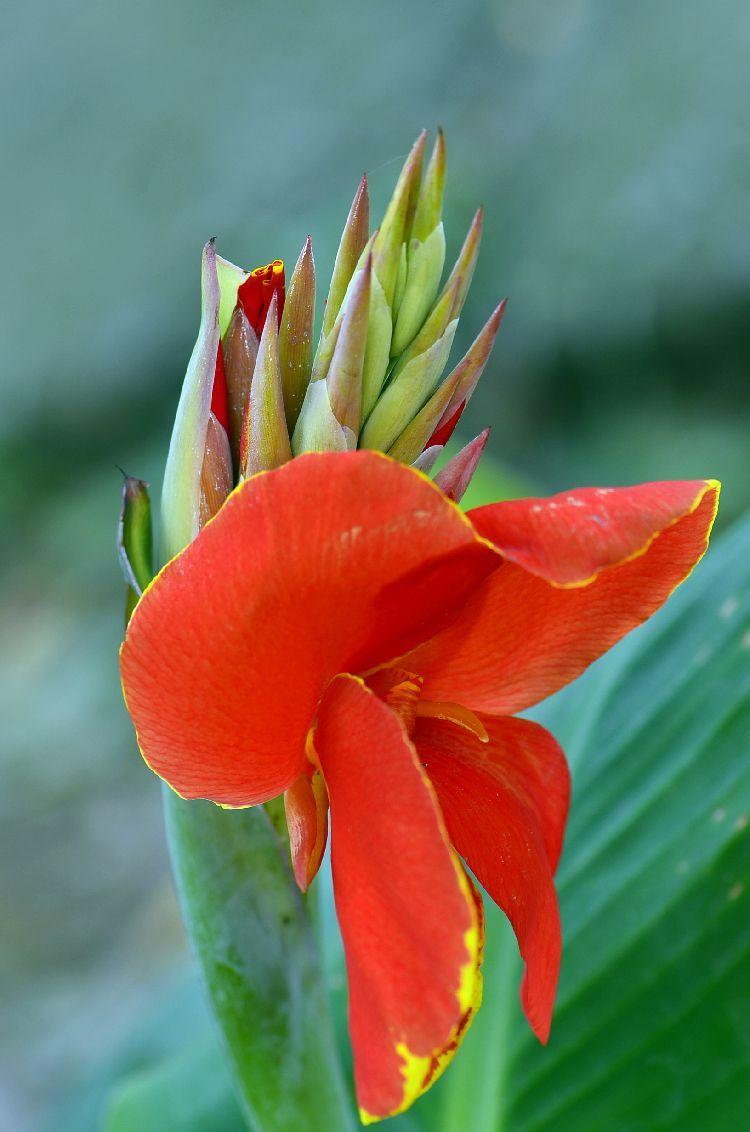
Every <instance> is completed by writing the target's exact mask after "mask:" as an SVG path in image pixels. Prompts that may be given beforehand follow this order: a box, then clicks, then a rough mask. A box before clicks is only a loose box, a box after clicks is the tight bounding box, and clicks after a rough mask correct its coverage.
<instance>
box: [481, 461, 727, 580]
mask: <svg viewBox="0 0 750 1132" xmlns="http://www.w3.org/2000/svg"><path fill="white" fill-rule="evenodd" d="M717 493H718V484H716V483H715V482H707V481H706V480H687V481H685V480H682V481H681V480H677V481H672V482H669V481H667V482H664V483H644V484H639V485H637V486H636V487H622V488H611V487H584V488H577V489H576V490H574V491H567V492H561V493H560V494H559V495H552V496H550V498H549V499H510V500H507V501H506V502H503V503H490V504H489V505H488V506H486V507H476V508H474V510H473V511H469V513H468V514H469V518H470V519H471V521H472V523H473V524H474V526H475V527H476V528H477V530H478V531H479V533H480V534H482V535H484V537H485V538H487V539H489V540H490V542H493V543H494V544H495V546H497V548H498V549H499V550H500V551H501V553H502V554H503V556H504V557H505V558H508V559H510V561H511V562H515V563H516V565H518V566H523V567H524V569H526V570H528V571H530V573H532V574H538V575H539V577H540V578H544V579H545V580H546V581H548V582H552V583H553V584H554V585H557V586H579V585H585V584H586V583H588V582H590V581H592V580H593V579H594V578H595V576H596V575H597V574H598V573H599V572H600V571H601V570H604V569H606V567H607V566H619V565H620V564H621V563H623V562H627V561H628V559H630V558H635V557H636V555H640V554H643V553H644V552H645V551H646V550H647V549H648V547H649V544H650V543H651V542H652V540H653V539H654V538H656V536H657V535H659V534H661V533H662V531H665V530H667V528H668V527H670V526H672V524H673V523H678V522H680V520H683V519H685V517H686V516H689V515H690V514H691V512H693V511H694V510H695V509H696V507H697V506H698V505H699V504H700V503H701V502H702V501H703V500H704V498H705V496H706V495H708V496H710V497H711V498H712V499H714V497H715V496H716V495H717ZM714 501H715V499H714Z"/></svg>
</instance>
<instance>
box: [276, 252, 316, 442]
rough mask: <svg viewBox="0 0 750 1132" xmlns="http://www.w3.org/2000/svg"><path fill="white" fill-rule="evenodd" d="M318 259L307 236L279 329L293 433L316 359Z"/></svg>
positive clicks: (283, 382)
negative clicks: (316, 277) (314, 339)
mask: <svg viewBox="0 0 750 1132" xmlns="http://www.w3.org/2000/svg"><path fill="white" fill-rule="evenodd" d="M314 319H315V262H314V260H313V254H312V243H311V241H310V237H309V236H308V237H307V240H306V241H305V246H304V247H303V249H302V251H301V253H300V257H299V259H298V260H297V265H296V267H295V268H294V271H293V273H292V278H291V280H290V282H289V286H288V288H287V292H286V303H285V304H284V313H283V315H282V318H281V326H280V328H279V366H280V369H281V387H282V390H283V393H284V407H285V411H286V419H287V425H288V426H289V431H290V432H292V431H293V429H294V426H295V424H296V422H297V417H298V416H299V411H300V409H301V408H302V402H303V401H304V399H305V390H306V389H307V386H308V383H309V381H310V371H311V369H312V358H313V322H314Z"/></svg>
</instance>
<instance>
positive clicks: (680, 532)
mask: <svg viewBox="0 0 750 1132" xmlns="http://www.w3.org/2000/svg"><path fill="white" fill-rule="evenodd" d="M718 491H719V488H718V484H716V483H711V482H709V483H703V482H701V483H692V484H685V485H682V488H681V489H678V486H677V485H675V484H650V485H648V487H647V488H634V489H622V490H621V491H612V492H610V493H609V494H606V495H604V496H596V495H595V496H594V499H597V498H599V499H604V500H607V501H608V502H607V504H606V506H607V508H608V514H609V516H610V518H609V520H608V521H607V522H598V521H595V520H594V519H591V518H589V520H588V523H589V525H590V528H591V530H594V529H595V530H596V534H595V535H594V534H591V533H590V532H589V531H588V529H587V530H586V532H585V533H584V532H583V531H581V530H579V528H578V527H577V526H576V521H575V520H574V518H572V515H573V513H576V512H578V511H580V512H581V513H582V514H584V515H585V514H591V515H599V514H600V513H599V512H596V511H589V510H588V505H585V506H584V507H581V508H577V507H575V506H574V505H573V504H570V505H569V507H568V509H567V510H566V512H565V523H562V522H561V520H560V517H559V508H557V507H554V508H552V510H551V511H550V509H549V505H548V506H547V507H546V508H545V506H544V504H542V503H537V502H536V501H530V500H527V501H522V503H521V504H515V505H514V504H505V503H502V504H497V505H495V507H487V508H480V509H479V510H478V511H474V512H471V518H472V521H474V522H475V523H476V526H477V528H478V529H479V530H480V531H481V533H482V534H484V535H485V536H486V537H489V538H491V539H492V540H493V541H495V540H497V541H496V542H495V545H497V547H498V549H499V550H500V552H501V553H502V554H503V555H504V556H505V557H506V559H513V561H506V562H505V563H504V564H503V565H502V566H501V567H500V569H499V570H497V571H496V572H495V573H494V574H493V576H492V577H491V578H489V579H488V580H487V581H486V582H484V583H483V585H482V586H481V587H480V588H479V589H478V590H477V591H476V593H474V594H473V595H472V597H471V598H470V599H469V601H468V602H467V605H466V607H465V609H464V611H463V612H462V614H461V616H460V618H458V620H457V621H455V622H454V624H453V625H452V626H451V627H450V628H449V629H447V630H446V631H445V632H443V633H441V634H439V636H437V637H435V639H434V640H432V641H430V642H429V643H428V644H427V645H425V646H423V647H422V648H420V649H419V650H418V651H417V652H416V653H414V654H412V655H411V656H408V657H405V658H404V659H403V660H402V661H401V662H400V663H402V664H403V665H404V667H405V668H409V669H410V670H411V671H413V672H417V673H421V674H422V675H423V676H424V685H423V695H424V697H425V698H426V699H429V700H450V701H454V702H457V703H460V704H463V705H464V706H466V707H469V708H471V709H472V710H474V711H487V712H491V713H493V714H499V715H511V714H513V713H515V712H517V711H521V710H523V709H524V708H527V707H530V706H531V705H532V704H535V703H537V702H538V701H539V700H541V699H544V697H545V696H549V695H551V694H552V693H553V692H556V691H557V690H558V688H561V687H562V686H563V685H564V684H567V683H569V681H571V680H573V679H575V677H576V676H579V675H580V674H581V672H583V671H584V669H585V668H587V667H588V665H589V664H591V663H592V661H594V660H596V659H597V657H599V656H601V654H602V653H603V652H606V650H607V649H609V648H611V647H612V645H614V644H616V642H617V641H619V640H620V638H621V637H623V636H624V635H625V634H626V633H628V632H630V630H631V629H634V628H635V627H636V625H639V624H640V623H641V622H642V621H645V620H646V618H647V617H650V616H651V614H652V613H655V612H656V610H657V609H658V608H659V607H660V606H661V605H662V604H663V603H664V602H665V601H666V599H667V598H668V597H669V595H670V594H671V593H672V591H673V590H674V589H675V587H676V586H678V585H679V584H680V582H682V581H684V579H685V578H686V577H687V575H688V574H689V573H690V572H691V570H692V569H693V567H694V566H695V564H696V563H697V562H698V561H699V559H700V558H701V556H702V555H703V553H704V551H705V549H706V546H707V544H708V537H709V534H710V531H711V526H712V524H713V521H714V517H715V515H716V507H717V503H718ZM569 494H570V498H575V497H577V493H573V492H571V493H569ZM618 496H619V497H621V500H620V502H619V503H618V501H617V499H616V498H614V497H618ZM632 498H635V499H637V501H638V513H637V514H636V513H635V510H634V506H633V505H632V504H631V503H630V502H629V500H631V499H632ZM649 501H650V502H649ZM551 502H555V500H552V501H551ZM537 506H538V507H540V510H539V511H534V510H533V509H534V507H537ZM506 508H511V510H510V511H506V510H505V509H506ZM527 511H528V512H531V514H526V512H527ZM544 515H548V516H549V523H548V525H547V526H543V525H540V524H541V517H542V516H544ZM618 515H619V518H617V519H616V518H615V516H618ZM506 516H512V517H513V522H514V523H515V526H512V524H511V522H510V519H509V518H506ZM568 522H571V523H572V524H573V525H572V528H571V531H570V534H568V533H566V532H567V530H568V528H567V523H568ZM628 532H630V533H629V534H628ZM517 562H518V563H521V564H517ZM618 563H619V565H618ZM532 570H533V571H534V572H533V573H532V572H531V571H532Z"/></svg>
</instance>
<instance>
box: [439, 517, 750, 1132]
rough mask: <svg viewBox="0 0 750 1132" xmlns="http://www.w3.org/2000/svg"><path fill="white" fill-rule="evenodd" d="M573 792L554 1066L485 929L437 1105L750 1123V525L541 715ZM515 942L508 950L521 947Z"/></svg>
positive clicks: (510, 1115) (504, 1114)
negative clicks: (466, 1013) (471, 1012)
mask: <svg viewBox="0 0 750 1132" xmlns="http://www.w3.org/2000/svg"><path fill="white" fill-rule="evenodd" d="M535 715H536V717H537V718H538V719H540V720H541V721H542V722H544V723H545V724H546V725H547V726H549V727H550V728H551V730H552V731H553V732H555V733H556V734H557V736H558V738H559V739H560V740H561V741H562V743H563V745H564V747H565V748H566V751H567V753H568V755H569V758H570V761H571V765H572V769H573V778H574V790H573V804H572V810H571V817H570V824H569V831H568V836H567V840H566V847H565V851H564V854H563V859H562V864H561V868H560V872H559V874H558V889H559V893H560V901H561V910H562V917H563V931H564V954H563V966H562V975H561V980H560V989H559V995H558V1004H557V1009H556V1013H555V1020H554V1023H553V1028H552V1036H551V1039H550V1043H549V1045H548V1047H547V1048H546V1049H544V1048H543V1047H541V1046H540V1045H539V1044H538V1043H536V1041H535V1040H534V1038H533V1037H532V1036H531V1034H530V1032H529V1030H528V1027H527V1026H526V1025H525V1023H524V1021H523V1018H522V1016H521V1011H520V1006H519V1004H518V984H519V977H520V965H519V961H518V957H517V950H516V948H515V945H514V943H513V940H512V936H510V933H509V932H507V931H506V930H500V931H498V930H496V929H497V928H498V926H499V925H498V923H497V921H498V919H499V916H497V915H492V916H491V917H490V923H489V946H488V953H487V960H486V982H485V985H486V988H487V996H486V1001H485V1004H484V1007H483V1009H482V1011H481V1012H480V1014H479V1016H478V1018H477V1020H476V1022H475V1024H474V1026H473V1028H472V1032H470V1034H469V1035H468V1037H467V1040H466V1042H465V1045H464V1049H463V1050H462V1051H461V1053H460V1054H459V1056H458V1057H457V1059H456V1062H455V1065H454V1066H453V1067H452V1068H451V1069H449V1071H448V1073H447V1075H446V1077H445V1078H444V1079H443V1081H442V1082H440V1083H439V1084H438V1085H437V1086H436V1089H435V1095H434V1097H433V1098H429V1097H428V1098H425V1102H424V1111H425V1115H426V1116H427V1117H428V1118H429V1127H431V1128H434V1129H440V1130H441V1132H448V1130H452V1129H454V1128H458V1127H470V1128H471V1129H472V1130H474V1132H500V1130H506V1129H507V1130H509V1132H542V1130H544V1132H546V1130H548V1129H554V1130H555V1132H602V1130H610V1129H611V1130H617V1132H644V1130H648V1132H650V1130H653V1132H657V1130H658V1132H667V1130H670V1132H671V1130H674V1132H677V1130H678V1129H679V1130H680V1132H707V1130H708V1129H710V1130H711V1132H724V1130H727V1132H729V1130H730V1129H736V1128H738V1127H744V1126H746V1124H747V1122H748V1120H749V1119H750V758H748V752H749V750H750V521H744V522H743V523H742V524H741V525H740V526H739V527H738V528H736V529H735V530H734V531H733V532H732V533H731V534H729V535H728V536H725V537H724V539H722V540H719V542H717V543H715V545H714V546H713V548H712V549H711V550H710V551H709V554H708V557H707V558H706V560H705V562H704V563H703V564H702V565H701V566H700V567H699V568H698V570H697V571H696V572H695V574H694V576H693V577H692V578H691V579H690V580H689V581H688V582H687V583H685V585H684V586H683V587H682V589H681V590H680V591H678V593H677V594H676V595H675V596H674V597H673V598H672V599H671V601H670V603H669V604H668V606H667V607H666V609H665V610H663V611H662V612H661V613H660V614H658V615H657V616H656V617H655V618H654V619H653V620H652V621H651V622H650V623H649V624H648V625H646V626H644V627H643V628H642V629H640V630H639V631H638V632H637V633H636V634H634V635H633V636H632V637H631V638H630V639H629V640H628V641H627V642H626V643H625V644H624V645H622V646H620V647H619V648H618V649H616V650H615V651H614V653H612V654H610V655H609V656H608V657H606V658H604V659H603V660H602V661H600V662H599V663H598V664H597V665H595V666H594V668H593V669H592V670H591V671H590V672H589V673H588V674H587V675H586V676H585V677H584V678H583V679H582V680H580V681H578V683H577V684H574V685H573V686H571V687H570V688H569V689H566V690H565V691H563V692H561V693H560V694H559V695H558V696H557V697H555V698H554V699H553V700H551V701H549V702H548V703H547V704H546V705H543V707H542V708H541V709H539V710H538V711H537V712H536V713H535ZM509 936H510V938H509Z"/></svg>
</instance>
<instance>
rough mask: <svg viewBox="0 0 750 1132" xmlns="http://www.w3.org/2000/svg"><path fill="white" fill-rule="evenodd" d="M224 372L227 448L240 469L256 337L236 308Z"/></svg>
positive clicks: (230, 327) (242, 312) (248, 323)
mask: <svg viewBox="0 0 750 1132" xmlns="http://www.w3.org/2000/svg"><path fill="white" fill-rule="evenodd" d="M222 347H223V351H224V370H225V373H226V379H227V407H228V415H229V445H230V448H231V450H232V461H233V465H234V467H235V469H236V470H237V471H239V467H240V449H241V446H242V429H243V427H244V423H245V413H246V410H247V399H248V397H249V395H250V384H251V382H252V380H253V371H254V370H255V362H256V359H257V357H258V336H257V334H256V333H255V331H254V330H253V328H252V326H251V325H250V320H249V319H248V317H247V315H246V314H245V312H244V310H243V309H242V307H241V306H240V305H239V304H238V305H237V307H236V308H235V311H234V314H233V315H232V320H231V322H230V323H229V328H228V330H227V333H226V336H225V338H224V342H223V343H222Z"/></svg>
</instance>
